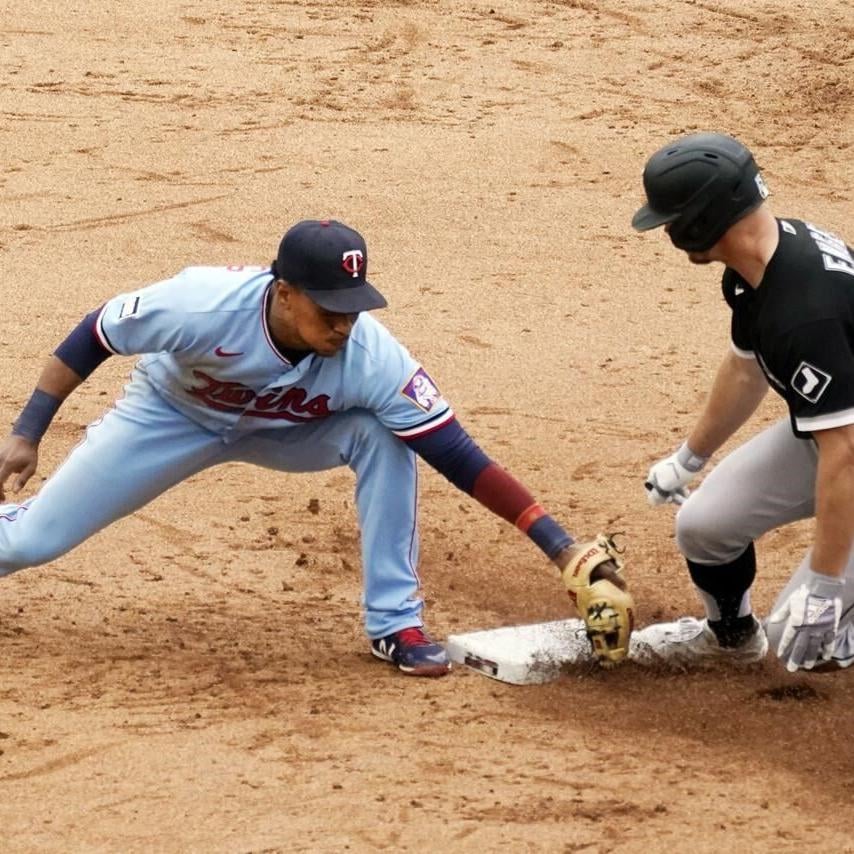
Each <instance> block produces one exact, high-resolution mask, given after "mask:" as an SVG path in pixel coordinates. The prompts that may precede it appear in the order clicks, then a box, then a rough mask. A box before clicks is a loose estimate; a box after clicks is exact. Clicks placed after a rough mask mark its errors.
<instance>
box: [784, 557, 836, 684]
mask: <svg viewBox="0 0 854 854" xmlns="http://www.w3.org/2000/svg"><path fill="white" fill-rule="evenodd" d="M843 586H844V580H843V579H842V578H836V577H834V576H830V575H824V574H822V573H818V572H812V571H810V572H809V574H808V576H807V579H806V581H805V582H804V583H803V584H802V585H801V586H800V587H798V588H797V589H796V590H795V591H794V592H793V593H792V595H791V596H789V598H788V599H787V600H786V602H784V603H783V605H782V607H780V608H779V609H778V610H777V611H775V612H774V613H773V614H772V615H771V616H770V617H769V618H768V619H769V621H770V622H772V623H783V622H785V626H784V628H783V633H782V635H781V636H780V643H779V645H778V647H777V656H778V657H779V658H780V660H781V661H782V662H783V663H784V664H785V665H786V670H788V671H789V672H790V673H794V672H795V671H796V670H798V669H799V668H802V669H804V670H811V669H812V668H813V667H815V665H816V664H818V663H819V662H822V661H829V660H830V659H831V657H832V656H833V648H834V645H835V642H836V632H837V631H838V629H839V618H840V616H841V614H842V588H843Z"/></svg>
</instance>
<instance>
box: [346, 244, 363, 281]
mask: <svg viewBox="0 0 854 854" xmlns="http://www.w3.org/2000/svg"><path fill="white" fill-rule="evenodd" d="M341 266H342V267H343V268H344V269H345V270H346V271H347V272H348V273H349V274H350V275H351V276H352V277H353V278H354V279H358V278H359V273H360V272H361V271H362V267H364V266H365V256H364V255H363V254H362V250H361V249H351V250H350V251H349V252H344V253H343V254H342V255H341Z"/></svg>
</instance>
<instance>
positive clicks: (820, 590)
mask: <svg viewBox="0 0 854 854" xmlns="http://www.w3.org/2000/svg"><path fill="white" fill-rule="evenodd" d="M804 581H805V583H806V585H807V589H808V590H809V591H810V593H814V594H815V595H816V596H821V597H823V598H824V599H835V598H836V597H837V596H841V595H842V588H843V587H844V586H845V579H844V578H843V577H841V576H837V575H825V574H824V573H823V572H816V571H815V570H813V569H808V570H807V577H806V578H805V579H804Z"/></svg>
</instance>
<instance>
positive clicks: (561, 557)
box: [406, 418, 574, 569]
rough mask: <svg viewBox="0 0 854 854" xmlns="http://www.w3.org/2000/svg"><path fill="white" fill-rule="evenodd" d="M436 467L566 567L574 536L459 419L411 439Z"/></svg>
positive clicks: (552, 558)
mask: <svg viewBox="0 0 854 854" xmlns="http://www.w3.org/2000/svg"><path fill="white" fill-rule="evenodd" d="M406 441H407V444H408V445H409V446H410V447H411V448H412V449H413V450H414V451H415V452H416V453H417V454H418V455H419V456H421V457H422V458H423V459H424V460H425V461H426V462H427V463H429V464H430V465H431V466H432V467H433V468H434V469H436V470H437V471H438V472H440V473H441V474H443V475H444V476H445V477H446V478H447V479H448V480H449V481H450V482H451V483H453V484H454V485H455V486H456V487H458V488H459V489H461V490H462V491H463V492H466V493H468V494H469V495H471V496H472V497H473V498H474V499H475V500H476V501H479V502H480V503H481V504H482V505H483V506H484V507H486V508H487V509H488V510H490V511H492V512H493V513H495V515H496V516H500V517H501V518H502V519H506V520H507V521H508V522H510V524H512V525H515V526H516V527H517V528H519V530H520V531H522V532H523V533H524V534H527V535H528V536H529V537H530V538H531V540H533V541H534V543H536V545H537V546H539V548H540V549H542V551H543V552H545V554H546V556H547V557H548V558H549V559H550V560H551V561H552V562H553V563H554V564H555V566H557V567H558V568H559V569H563V568H564V567H565V566H566V565H567V563H568V562H569V560H570V558H571V557H572V555H573V543H574V541H573V538H572V537H571V536H570V535H569V534H568V533H567V532H566V531H565V530H564V529H563V527H561V525H560V524H559V523H558V522H557V521H556V520H555V519H554V518H552V517H551V516H550V515H549V514H548V513H547V512H546V511H545V509H544V508H543V507H542V506H541V505H540V504H539V503H538V502H537V500H536V499H535V498H534V496H533V495H532V494H531V493H530V492H529V490H528V489H527V487H525V486H524V485H523V484H522V483H520V482H519V481H518V480H517V479H516V478H515V477H513V475H511V474H510V473H509V472H507V471H505V470H504V469H503V468H501V466H499V465H498V464H497V463H495V462H493V461H492V460H491V459H490V458H489V457H488V456H487V455H486V454H485V453H484V452H483V451H482V450H481V448H480V447H479V446H478V445H477V443H476V442H475V441H474V439H472V438H471V436H470V435H469V434H468V433H467V432H466V431H465V429H464V428H463V427H462V426H461V425H460V423H459V422H458V421H457V420H456V418H452V419H451V420H450V421H448V422H446V423H445V424H443V425H442V426H441V427H440V428H438V429H437V430H434V431H433V432H432V433H427V434H422V435H420V436H417V437H415V438H412V439H408V440H406Z"/></svg>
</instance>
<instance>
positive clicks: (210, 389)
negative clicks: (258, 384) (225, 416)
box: [185, 371, 332, 422]
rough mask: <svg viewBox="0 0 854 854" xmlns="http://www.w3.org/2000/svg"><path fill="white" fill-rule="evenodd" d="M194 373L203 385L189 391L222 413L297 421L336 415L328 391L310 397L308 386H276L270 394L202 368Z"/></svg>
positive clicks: (188, 391) (188, 390)
mask: <svg viewBox="0 0 854 854" xmlns="http://www.w3.org/2000/svg"><path fill="white" fill-rule="evenodd" d="M193 376H194V377H196V379H198V380H200V381H201V383H202V385H198V386H191V387H190V388H187V389H185V391H186V392H187V393H188V394H191V395H192V396H193V397H195V398H196V399H197V400H200V401H201V402H202V403H203V404H204V405H205V406H208V407H210V408H211V409H216V410H217V411H218V412H231V413H234V414H235V415H249V416H250V417H252V418H277V419H284V420H285V421H295V422H303V421H314V420H315V419H317V418H326V417H327V416H329V415H331V414H332V413H331V412H330V411H329V395H328V394H318V395H317V396H316V397H312V398H309V396H308V393H307V392H306V390H305V389H304V388H296V387H292V388H287V389H285V388H275V389H272V390H271V391H268V392H267V393H266V394H256V393H255V392H254V391H253V390H252V389H251V388H248V387H247V386H245V385H243V384H242V383H236V382H226V381H225V380H218V379H215V378H214V377H211V376H208V375H207V374H206V373H203V372H202V371H193Z"/></svg>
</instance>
